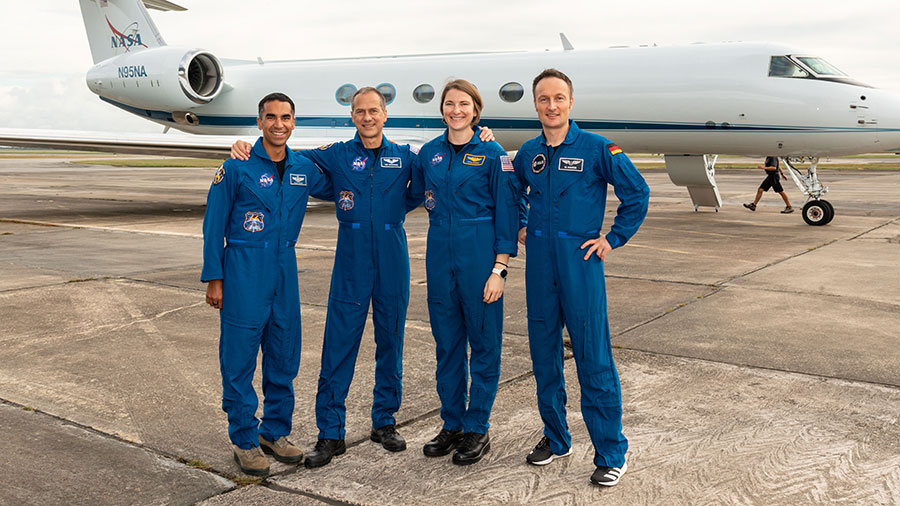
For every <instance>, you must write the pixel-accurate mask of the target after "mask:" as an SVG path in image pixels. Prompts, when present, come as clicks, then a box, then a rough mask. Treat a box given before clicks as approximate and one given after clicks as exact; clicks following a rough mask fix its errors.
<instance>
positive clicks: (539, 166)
mask: <svg viewBox="0 0 900 506" xmlns="http://www.w3.org/2000/svg"><path fill="white" fill-rule="evenodd" d="M546 166H547V157H546V156H544V154H543V153H538V154H537V155H535V157H534V158H532V159H531V172H534V173H535V174H539V173H540V172H541V171H542V170H544V167H546Z"/></svg>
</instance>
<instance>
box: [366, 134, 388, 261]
mask: <svg viewBox="0 0 900 506" xmlns="http://www.w3.org/2000/svg"><path fill="white" fill-rule="evenodd" d="M366 149H367V150H368V151H369V156H370V157H371V158H372V165H371V166H370V167H369V237H370V238H371V239H370V240H371V241H372V244H370V245H369V247H370V248H371V249H372V268H373V269H374V268H375V255H376V254H377V251H378V248H376V247H375V241H376V239H375V211H374V209H375V162H376V160H375V152H374V151H373V150H371V149H368V148H366ZM381 149H384V146H381ZM379 153H380V152H379ZM373 272H374V271H373Z"/></svg>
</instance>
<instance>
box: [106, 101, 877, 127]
mask: <svg viewBox="0 0 900 506" xmlns="http://www.w3.org/2000/svg"><path fill="white" fill-rule="evenodd" d="M100 100H103V101H104V102H107V103H109V104H112V105H114V106H116V107H119V108H120V109H123V110H126V111H128V112H130V113H132V114H136V115H138V116H140V117H142V118H148V119H153V120H157V121H164V122H168V123H175V120H173V119H172V113H171V112H166V111H154V110H150V109H142V108H139V107H133V106H130V105H126V104H122V103H119V102H116V101H114V100H110V99H108V98H106V97H102V96H101V97H100ZM197 118H198V120H199V125H200V126H216V127H223V128H253V127H255V126H256V116H213V115H197ZM577 121H578V126H579V127H581V128H582V129H584V130H600V131H628V130H634V131H648V130H650V131H680V132H696V131H707V130H720V131H728V130H733V131H739V132H805V133H821V132H828V133H841V132H858V131H859V129H858V128H853V127H818V126H784V125H728V124H725V125H723V124H722V123H666V122H650V121H605V120H589V119H578V120H577ZM479 125H483V126H486V127H489V128H491V129H494V130H532V131H534V130H540V128H541V123H540V122H539V121H538V120H537V118H534V119H524V118H486V117H482V118H481V121H480V122H479ZM384 126H385V128H396V129H404V128H405V129H432V130H439V129H443V128H445V126H446V125H444V122H443V121H441V118H409V117H396V116H392V117H389V118H388V119H387V121H386V122H385V124H384ZM297 127H298V128H353V123H352V122H351V121H350V118H349V117H347V116H297ZM878 130H880V131H885V129H878Z"/></svg>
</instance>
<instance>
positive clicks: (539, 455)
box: [525, 436, 572, 466]
mask: <svg viewBox="0 0 900 506" xmlns="http://www.w3.org/2000/svg"><path fill="white" fill-rule="evenodd" d="M569 455H572V447H571V446H570V447H569V449H568V450H566V453H563V454H561V455H555V454H554V453H553V450H551V449H550V439H549V438H548V437H547V436H544V437H542V438H541V440H540V441H539V442H538V444H537V446H535V447H534V450H531V453H529V454H528V456H526V457H525V462H528V463H529V464H531V465H533V466H546V465H547V464H549V463H551V462H553V459H555V458H559V457H568V456H569Z"/></svg>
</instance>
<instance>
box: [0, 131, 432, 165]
mask: <svg viewBox="0 0 900 506" xmlns="http://www.w3.org/2000/svg"><path fill="white" fill-rule="evenodd" d="M238 139H242V140H245V141H247V142H250V143H253V142H256V139H257V136H243V137H242V136H236V135H181V134H176V133H173V134H161V133H160V134H138V133H129V134H123V135H117V134H112V133H110V132H90V131H81V130H79V131H72V130H65V131H63V130H35V129H31V130H29V129H14V128H0V146H12V147H27V148H46V149H71V150H78V151H101V152H107V153H125V154H138V155H163V156H184V157H190V158H224V157H227V156H228V155H229V153H230V151H231V145H232V144H233V143H234V141H236V140H238ZM336 140H343V139H335V138H332V137H303V136H298V135H296V133H295V135H294V136H293V137H292V138H291V140H290V142H288V146H290V147H291V148H292V149H312V148H315V147H318V146H321V145H323V144H328V143H329V142H334V141H336ZM417 142H418V143H417V144H416V145H417V146H421V145H422V141H421V139H417ZM400 143H401V144H407V143H409V141H407V140H403V141H402V142H400Z"/></svg>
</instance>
